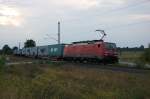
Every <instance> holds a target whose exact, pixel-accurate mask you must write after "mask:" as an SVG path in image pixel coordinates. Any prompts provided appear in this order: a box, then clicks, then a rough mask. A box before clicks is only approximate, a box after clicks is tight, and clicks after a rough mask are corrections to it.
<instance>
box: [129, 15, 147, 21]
mask: <svg viewBox="0 0 150 99" xmlns="http://www.w3.org/2000/svg"><path fill="white" fill-rule="evenodd" d="M129 17H130V18H131V19H133V20H139V21H150V14H135V15H130V16H129Z"/></svg>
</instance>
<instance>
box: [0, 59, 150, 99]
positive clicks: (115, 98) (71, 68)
mask: <svg viewBox="0 0 150 99" xmlns="http://www.w3.org/2000/svg"><path fill="white" fill-rule="evenodd" d="M17 60H18V59H17V58H16V59H14V61H17ZM149 78H150V73H149V72H146V73H127V72H119V71H111V70H103V69H96V68H85V67H84V68H83V67H82V66H75V65H71V64H70V65H68V64H66V63H50V62H49V63H42V62H40V63H34V64H30V65H29V64H28V65H26V64H24V65H22V64H20V65H12V66H4V67H3V69H2V70H1V73H0V98H1V99H150V79H149Z"/></svg>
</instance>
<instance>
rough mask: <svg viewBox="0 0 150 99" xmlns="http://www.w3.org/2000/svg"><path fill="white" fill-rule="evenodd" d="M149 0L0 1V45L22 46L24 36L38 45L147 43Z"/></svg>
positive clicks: (134, 44) (149, 23) (149, 24)
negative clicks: (98, 42) (58, 24)
mask: <svg viewBox="0 0 150 99" xmlns="http://www.w3.org/2000/svg"><path fill="white" fill-rule="evenodd" d="M149 9H150V0H0V48H2V47H3V46H4V45H5V44H8V45H9V46H10V47H13V46H19V42H20V43H21V47H23V45H24V42H25V41H26V40H27V39H33V40H35V41H36V43H37V45H38V46H41V45H50V44H56V43H57V41H56V40H54V39H52V38H55V39H57V31H58V30H57V28H58V27H57V23H58V21H60V22H61V42H62V43H71V42H74V41H84V40H95V39H100V37H101V36H102V35H101V34H100V33H98V32H95V30H97V29H102V30H105V32H106V34H107V36H106V37H105V38H104V40H105V41H107V42H114V43H116V44H117V46H118V47H127V46H128V47H138V46H140V45H144V46H145V47H147V46H148V43H150V10H149Z"/></svg>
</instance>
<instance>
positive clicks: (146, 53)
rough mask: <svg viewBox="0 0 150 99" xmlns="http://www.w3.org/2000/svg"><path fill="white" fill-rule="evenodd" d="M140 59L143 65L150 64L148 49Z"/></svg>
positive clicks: (149, 50) (149, 51)
mask: <svg viewBox="0 0 150 99" xmlns="http://www.w3.org/2000/svg"><path fill="white" fill-rule="evenodd" d="M140 59H141V61H142V62H144V63H150V48H149V49H146V50H145V51H144V53H143V54H142V56H141V57H140Z"/></svg>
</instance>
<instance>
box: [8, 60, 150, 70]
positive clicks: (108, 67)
mask: <svg viewBox="0 0 150 99" xmlns="http://www.w3.org/2000/svg"><path fill="white" fill-rule="evenodd" d="M32 63H35V62H33V61H28V62H8V63H6V65H7V66H12V65H20V64H28V65H29V64H32ZM52 63H63V64H62V65H61V66H64V67H70V66H73V67H81V68H91V69H98V70H111V71H116V72H128V73H149V72H150V69H138V68H136V67H129V66H118V65H117V64H107V65H105V64H98V63H79V62H66V61H59V62H58V61H52Z"/></svg>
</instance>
